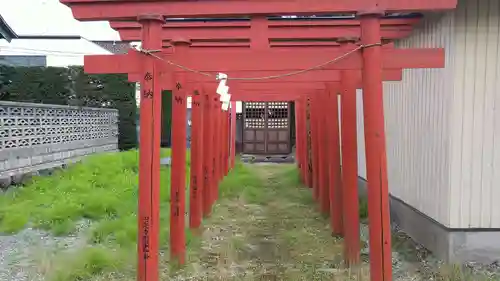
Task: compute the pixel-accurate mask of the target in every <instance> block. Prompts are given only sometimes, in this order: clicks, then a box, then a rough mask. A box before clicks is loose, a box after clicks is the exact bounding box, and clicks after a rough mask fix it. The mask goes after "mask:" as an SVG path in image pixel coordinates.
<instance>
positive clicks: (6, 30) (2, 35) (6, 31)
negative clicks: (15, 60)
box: [0, 15, 18, 42]
mask: <svg viewBox="0 0 500 281" xmlns="http://www.w3.org/2000/svg"><path fill="white" fill-rule="evenodd" d="M17 37H18V36H17V34H16V33H15V32H14V30H12V28H11V27H10V26H9V24H8V23H7V21H6V20H5V19H4V18H3V17H2V15H0V39H5V40H7V42H10V41H12V39H15V38H17Z"/></svg>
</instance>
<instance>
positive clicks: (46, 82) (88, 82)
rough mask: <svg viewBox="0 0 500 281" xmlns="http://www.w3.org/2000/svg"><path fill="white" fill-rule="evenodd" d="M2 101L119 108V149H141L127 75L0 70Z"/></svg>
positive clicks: (73, 69) (72, 69) (52, 69)
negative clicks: (138, 144)
mask: <svg viewBox="0 0 500 281" xmlns="http://www.w3.org/2000/svg"><path fill="white" fill-rule="evenodd" d="M0 100H4V101H16V102H33V103H44V104H59V105H72V106H87V107H104V108H116V109H118V111H119V114H120V117H119V124H118V129H119V133H120V135H119V148H120V149H121V150H127V149H131V148H135V147H137V132H136V123H137V111H138V110H137V106H136V99H135V85H134V84H133V83H129V82H128V81H127V76H126V75H123V74H105V75H88V74H85V73H84V72H83V69H82V67H77V66H74V67H68V68H63V67H10V66H0Z"/></svg>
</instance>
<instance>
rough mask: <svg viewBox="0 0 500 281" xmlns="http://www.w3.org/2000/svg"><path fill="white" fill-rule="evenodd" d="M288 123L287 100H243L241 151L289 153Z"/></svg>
mask: <svg viewBox="0 0 500 281" xmlns="http://www.w3.org/2000/svg"><path fill="white" fill-rule="evenodd" d="M290 123H291V122H290V103H289V102H244V103H243V153H244V154H259V155H286V154H289V153H290V152H291V142H290Z"/></svg>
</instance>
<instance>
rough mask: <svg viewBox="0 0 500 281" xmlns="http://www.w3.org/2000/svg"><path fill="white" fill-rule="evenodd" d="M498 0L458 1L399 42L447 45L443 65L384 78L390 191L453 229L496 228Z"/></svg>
mask: <svg viewBox="0 0 500 281" xmlns="http://www.w3.org/2000/svg"><path fill="white" fill-rule="evenodd" d="M499 43H500V2H499V1H498V0H461V1H459V6H458V9H457V10H456V11H455V12H450V13H447V14H444V15H443V14H442V15H437V14H436V15H434V14H433V15H428V16H427V18H426V20H425V21H424V23H423V24H422V25H421V26H420V27H419V28H418V29H417V30H415V32H414V34H413V35H412V36H411V37H410V38H408V39H405V40H401V41H400V42H398V43H397V46H398V47H401V48H404V47H444V48H446V54H447V55H446V65H447V67H446V68H445V69H430V70H427V69H425V70H405V72H404V80H403V81H402V82H391V83H386V84H385V86H384V90H385V93H384V94H385V100H384V103H385V104H384V106H385V113H386V134H387V152H388V165H389V167H388V168H389V184H390V190H391V193H392V194H393V195H394V196H396V197H398V198H400V199H401V200H403V201H405V202H406V203H408V204H410V205H411V206H413V207H415V208H417V209H418V210H420V211H421V212H423V213H425V214H427V215H428V216H430V217H431V218H434V219H435V220H437V221H439V222H440V223H442V224H444V225H446V226H448V227H452V228H498V227H500V204H498V203H496V202H495V200H496V199H497V198H500V185H499V183H500V111H499V110H495V108H496V107H498V106H499V105H500V90H499V89H500V84H499V83H500V77H499V75H500V64H499V59H500V53H499V52H500V49H499Z"/></svg>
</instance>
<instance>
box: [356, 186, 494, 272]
mask: <svg viewBox="0 0 500 281" xmlns="http://www.w3.org/2000/svg"><path fill="white" fill-rule="evenodd" d="M359 188H360V191H361V192H360V194H363V195H366V181H365V180H363V179H360V180H359ZM389 204H390V209H391V221H392V223H395V224H397V225H398V226H399V227H400V228H401V230H403V231H404V232H405V233H406V234H407V235H408V236H410V237H411V238H412V239H413V240H414V241H415V242H417V243H419V244H421V245H422V246H424V247H425V248H426V249H428V250H429V251H431V252H432V253H433V254H434V255H435V256H437V257H438V258H440V259H442V260H444V261H445V262H447V263H465V262H475V263H481V264H491V263H494V262H498V261H500V239H499V237H500V229H453V228H447V227H446V226H444V225H443V224H441V223H439V222H437V221H436V220H434V219H432V218H430V217H428V216H427V215H425V214H423V213H422V212H420V211H418V210H417V209H415V208H413V207H412V206H410V205H408V204H407V203H405V202H404V201H402V200H401V199H399V198H396V197H394V196H392V195H391V196H390V201H389Z"/></svg>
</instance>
